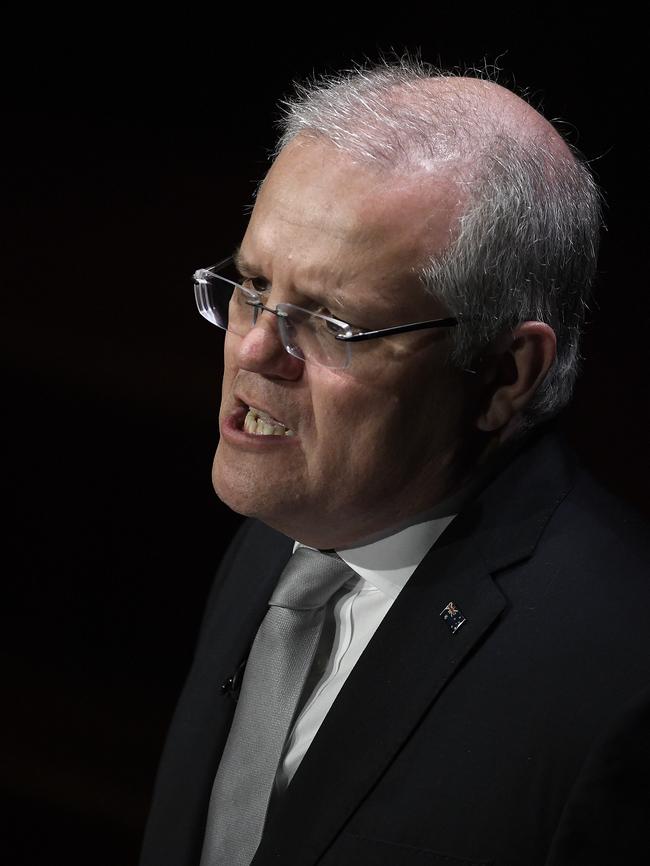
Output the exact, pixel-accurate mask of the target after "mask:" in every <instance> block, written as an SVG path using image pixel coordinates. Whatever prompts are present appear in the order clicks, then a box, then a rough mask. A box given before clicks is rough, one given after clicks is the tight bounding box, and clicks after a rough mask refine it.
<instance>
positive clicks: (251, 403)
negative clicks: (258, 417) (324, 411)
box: [235, 394, 295, 430]
mask: <svg viewBox="0 0 650 866" xmlns="http://www.w3.org/2000/svg"><path fill="white" fill-rule="evenodd" d="M235 399H236V400H238V401H239V402H240V403H243V404H244V405H245V406H248V407H249V408H250V407H252V408H253V409H260V410H261V411H262V412H266V414H267V415H270V416H271V418H274V419H275V420H276V421H278V422H279V423H280V424H282V425H283V426H284V427H287V428H288V429H290V430H294V429H295V428H294V426H293V425H292V424H290V423H289V422H288V420H287V419H286V418H285V417H284V415H282V414H280V415H278V413H277V410H274V409H272V408H271V407H270V406H267V405H266V403H264V401H262V400H255V399H253V400H249V399H248V397H245V396H244V395H243V394H235Z"/></svg>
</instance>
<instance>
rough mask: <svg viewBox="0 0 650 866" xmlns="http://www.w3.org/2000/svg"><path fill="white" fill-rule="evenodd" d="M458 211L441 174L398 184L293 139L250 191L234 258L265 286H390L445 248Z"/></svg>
mask: <svg viewBox="0 0 650 866" xmlns="http://www.w3.org/2000/svg"><path fill="white" fill-rule="evenodd" d="M459 206H460V202H459V201H458V192H457V186H456V184H455V182H454V180H453V178H452V177H451V176H450V174H449V171H448V170H447V171H443V170H442V169H441V170H435V169H432V170H429V171H428V172H427V173H426V175H424V174H423V175H419V176H415V175H411V176H409V177H399V176H397V175H394V174H389V173H388V172H386V171H385V170H381V169H378V168H375V167H373V166H369V165H360V164H359V163H358V162H354V161H353V160H352V159H351V158H350V157H349V156H347V155H345V154H342V153H340V152H339V151H338V150H337V149H336V148H335V147H334V146H333V145H331V144H329V143H326V142H322V141H316V140H313V139H307V140H304V139H303V140H300V139H298V140H296V141H294V142H291V143H290V144H289V145H288V146H287V147H285V148H284V150H283V151H282V152H281V153H280V155H279V157H278V158H277V160H276V161H275V163H274V164H273V166H272V168H271V170H270V171H269V174H268V175H267V177H266V179H265V181H264V183H263V185H262V187H261V189H260V191H259V194H258V197H257V200H256V203H255V207H254V209H253V213H252V216H251V221H250V223H249V227H248V230H247V232H246V236H245V238H244V241H243V242H242V252H243V254H244V256H245V257H246V259H247V260H249V261H251V263H253V264H254V265H255V266H256V267H258V268H260V269H261V270H264V271H265V275H266V276H269V277H272V278H273V280H274V282H275V281H277V280H282V279H286V280H287V281H290V280H299V279H303V280H305V279H312V280H314V279H324V278H325V277H326V275H329V276H328V278H329V279H334V280H336V281H337V282H338V283H343V282H345V281H350V280H354V279H355V277H357V276H358V275H359V274H361V273H363V274H364V278H365V279H366V280H368V279H369V278H376V279H378V280H380V281H381V278H382V277H384V278H385V279H387V280H394V279H395V278H396V276H398V275H402V274H405V273H407V272H409V271H411V270H412V269H413V268H414V267H415V266H417V265H418V264H421V263H422V262H423V261H424V260H425V259H426V257H427V256H428V255H430V254H431V253H435V252H439V251H441V250H442V249H444V248H445V247H446V246H447V245H448V244H449V242H450V241H451V240H452V237H453V230H454V226H455V224H456V216H457V213H458V211H459Z"/></svg>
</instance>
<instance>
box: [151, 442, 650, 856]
mask: <svg viewBox="0 0 650 866" xmlns="http://www.w3.org/2000/svg"><path fill="white" fill-rule="evenodd" d="M291 551H292V542H291V540H290V539H288V538H286V537H285V536H283V535H280V534H279V533H277V532H274V531H273V530H271V529H269V528H268V527H265V526H264V525H262V524H260V523H257V522H255V521H247V522H245V523H244V525H243V527H242V529H241V530H240V532H239V534H238V536H237V538H236V539H235V541H234V543H233V545H232V546H231V548H230V549H229V551H228V553H227V555H226V557H225V560H224V562H223V564H222V567H221V569H220V571H219V574H218V576H217V581H216V583H215V587H214V590H213V592H212V595H211V598H210V600H209V603H208V607H207V612H206V615H205V620H204V623H203V627H202V631H201V635H200V638H199V642H198V647H197V651H196V657H195V660H194V664H193V667H192V670H191V672H190V675H189V678H188V681H187V684H186V687H185V690H184V692H183V694H182V697H181V699H180V703H179V706H178V709H177V712H176V715H175V717H174V720H173V723H172V726H171V730H170V733H169V738H168V742H167V745H166V748H165V752H164V755H163V758H162V761H161V766H160V770H159V776H158V780H157V783H156V790H155V796H154V800H153V805H152V808H151V814H150V818H149V823H148V827H147V831H146V834H145V842H144V849H143V855H142V860H141V866H196V864H197V863H198V859H199V855H200V850H201V843H202V837H203V830H204V823H205V817H206V811H207V807H208V800H209V796H210V790H211V786H212V781H213V778H214V774H215V770H216V767H217V765H218V762H219V757H220V754H221V751H222V749H223V746H224V743H225V740H226V737H227V734H228V728H229V725H230V722H231V719H232V714H233V710H234V702H233V699H232V697H231V696H229V695H228V694H225V695H224V694H222V693H221V689H220V686H221V684H222V683H223V682H224V681H225V680H226V679H227V678H228V676H229V675H230V674H231V673H232V672H233V671H234V670H235V669H236V668H237V666H238V665H239V664H240V662H241V661H242V659H243V658H245V656H246V653H247V650H248V647H249V646H250V644H251V642H252V639H253V637H254V634H255V632H256V629H257V627H258V624H259V622H260V621H261V619H262V617H263V615H264V613H265V611H266V602H267V600H268V598H269V595H270V593H271V590H272V588H273V586H274V584H275V582H276V581H277V579H278V576H279V574H280V572H281V570H282V568H283V566H284V565H285V563H286V561H287V559H288V557H289V556H290V554H291ZM449 602H454V603H455V605H456V606H457V607H458V608H459V609H460V611H461V613H462V615H463V616H464V617H465V618H466V622H465V624H464V625H463V626H462V627H461V628H460V629H459V630H458V631H456V632H455V633H452V631H451V629H450V628H449V625H448V624H447V623H446V622H445V621H444V620H443V618H441V616H440V612H441V611H442V609H443V608H444V607H445V606H446V605H447V604H448V603H449ZM649 739H650V553H649V552H648V546H647V543H646V531H645V528H644V527H643V526H642V525H640V524H639V523H638V521H637V520H636V518H634V517H633V516H631V515H630V514H629V513H628V511H627V509H626V508H625V507H624V506H623V505H621V504H620V503H618V502H617V501H616V500H615V499H613V498H611V497H610V496H609V495H608V494H606V493H605V492H604V491H602V490H601V489H600V488H599V487H598V485H596V483H595V482H594V481H593V480H592V479H591V478H590V477H589V476H588V475H587V474H586V473H585V472H584V471H583V470H582V469H580V468H578V467H577V465H576V462H575V460H574V458H573V456H572V455H571V453H570V452H569V451H568V449H566V448H565V447H564V445H563V444H562V443H561V441H560V440H559V439H558V438H557V437H556V435H555V434H552V433H551V434H548V433H540V434H538V435H536V436H534V437H532V439H531V441H530V442H529V443H528V445H527V446H526V447H524V448H523V449H522V450H521V451H520V452H519V453H518V454H517V456H516V457H515V458H514V459H513V460H512V462H511V463H510V464H509V465H508V467H507V468H506V469H505V470H504V471H503V472H501V473H500V474H499V475H498V476H497V477H496V478H495V479H494V480H493V481H492V482H491V484H490V485H489V486H488V487H487V488H486V489H484V490H483V492H482V494H481V495H480V496H479V497H478V498H477V499H476V500H475V501H474V502H472V503H470V504H469V505H468V506H467V507H466V508H465V509H464V510H463V512H462V513H461V514H460V515H459V516H458V517H457V518H456V520H455V521H454V522H453V523H452V524H451V526H450V527H449V528H448V529H447V530H446V532H445V533H444V534H443V535H442V536H441V538H440V539H439V541H438V542H437V543H436V544H435V546H434V547H433V548H432V550H431V551H430V552H429V553H428V555H427V556H426V557H425V559H424V560H423V562H422V564H421V565H420V566H419V568H418V569H417V570H416V572H415V574H414V575H413V577H412V578H411V580H410V581H409V582H408V584H407V586H406V587H405V589H404V590H403V591H402V593H401V594H400V596H399V597H398V599H397V601H396V602H395V603H394V605H393V606H392V608H391V610H390V612H389V614H388V615H387V616H386V618H385V619H384V621H383V622H382V623H381V625H380V627H379V629H378V630H377V632H376V634H375V636H374V638H373V639H372V641H371V642H370V644H369V646H368V647H367V649H366V651H365V652H364V654H363V656H362V657H361V659H360V660H359V662H358V663H357V665H356V667H355V669H354V670H353V672H352V674H351V675H350V677H349V679H348V681H347V682H346V684H345V686H344V687H343V689H342V691H341V692H340V694H339V696H338V698H337V700H336V702H335V703H334V705H333V707H332V709H331V711H330V712H329V714H328V716H327V717H326V719H325V721H324V723H323V725H322V726H321V728H320V730H319V732H318V734H317V736H316V738H315V740H314V741H313V744H312V746H311V748H310V749H309V751H308V753H307V755H306V756H305V758H304V760H303V762H302V764H301V766H300V768H299V769H298V772H297V773H296V775H295V777H294V779H293V781H292V783H291V785H290V786H289V789H288V791H287V793H286V795H285V796H284V798H283V800H282V801H281V803H280V804H279V806H278V808H277V811H275V812H274V814H273V817H272V819H271V820H270V822H269V823H268V825H267V828H266V831H265V833H264V837H263V839H262V842H261V845H260V848H259V850H258V853H257V855H256V857H255V860H254V864H255V866H267V864H269V866H270V864H278V866H312V864H319V866H343V864H345V866H348V864H349V866H400V864H402V866H434V864H435V866H469V864H477V863H480V864H486V863H493V864H497V866H515V864H516V866H536V864H545V866H560V864H561V866H595V864H608V866H614V864H619V863H620V864H628V863H634V862H641V861H639V860H638V859H636V858H637V857H638V856H639V855H638V853H637V851H636V845H637V844H638V843H640V840H642V842H643V847H642V849H641V852H642V861H643V862H645V860H644V858H647V857H650V854H649V853H648V852H649V850H650V838H649V834H650V748H649Z"/></svg>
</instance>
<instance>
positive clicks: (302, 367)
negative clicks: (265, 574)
mask: <svg viewBox="0 0 650 866" xmlns="http://www.w3.org/2000/svg"><path fill="white" fill-rule="evenodd" d="M472 86H473V85H472ZM499 90H502V88H499ZM504 93H506V94H508V101H509V97H510V96H513V95H512V94H510V93H509V91H504ZM514 98H515V99H516V97H514ZM522 105H525V104H524V103H522ZM526 108H528V107H527V106H526ZM508 111H510V112H512V107H511V106H509V107H508ZM531 111H532V109H531ZM533 113H534V112H533ZM537 117H539V115H537ZM542 120H543V118H542ZM516 122H517V124H518V125H519V126H520V127H521V117H518V118H517V119H516ZM544 122H545V121H544ZM463 204H464V202H463V199H462V195H461V194H460V193H459V186H458V185H457V184H456V181H455V178H454V176H453V174H451V173H450V171H449V167H448V166H445V165H442V164H441V165H440V166H437V167H433V168H432V167H431V166H427V168H426V171H425V172H424V174H423V175H420V174H417V173H415V174H411V175H410V176H409V177H408V178H404V177H399V178H398V177H396V176H393V175H388V174H386V173H385V172H383V173H382V172H380V171H379V170H377V169H375V168H373V167H369V166H367V165H360V164H358V163H355V162H353V161H352V160H351V158H350V157H349V156H347V155H344V154H341V153H340V152H339V151H337V150H336V149H335V148H334V147H333V146H332V145H331V144H330V143H328V142H325V141H322V140H317V139H313V138H304V137H299V138H298V139H295V140H294V141H293V142H291V143H290V144H289V145H288V146H287V147H286V148H285V149H284V150H283V151H282V152H281V154H280V155H279V157H278V158H277V160H276V161H275V163H274V164H273V166H272V168H271V170H270V172H269V174H268V175H267V178H266V180H265V182H264V184H263V186H262V188H261V190H260V192H259V194H258V197H257V199H256V204H255V207H254V209H253V213H252V215H251V220H250V223H249V225H248V228H247V231H246V234H245V236H244V238H243V241H242V244H241V253H242V256H243V257H244V258H245V260H246V261H247V262H248V263H249V264H250V266H251V268H252V273H251V274H250V276H255V277H256V278H257V280H256V285H257V286H259V285H260V282H262V283H264V284H265V285H267V286H268V288H269V294H268V296H267V297H266V301H265V303H266V304H267V305H268V306H271V307H275V305H276V304H277V303H279V302H291V303H295V304H298V305H300V306H303V307H307V308H310V309H313V310H315V311H320V312H327V311H328V312H329V313H330V314H332V315H334V316H336V317H339V318H342V319H344V320H346V321H348V322H350V323H352V324H354V325H358V326H360V327H364V328H381V327H388V326H390V325H393V324H401V323H404V322H411V321H419V320H422V319H433V318H437V317H442V316H445V315H447V314H448V311H446V310H445V309H444V307H443V306H442V305H441V304H440V302H439V301H437V300H435V299H433V298H431V297H429V296H427V295H426V294H425V292H424V290H423V288H422V287H421V285H420V284H419V283H418V281H417V279H416V278H415V277H414V275H413V266H414V264H417V263H419V262H421V261H424V260H425V258H426V257H427V256H428V255H430V253H431V251H432V250H433V251H441V250H443V249H444V248H445V246H447V245H448V244H449V243H450V241H451V240H452V239H453V233H454V230H455V226H456V221H457V219H458V216H459V215H460V213H461V212H462V207H463ZM448 351H449V334H448V333H447V332H446V331H445V330H441V331H423V332H416V333H410V334H403V335H399V336H395V337H391V338H389V339H381V340H376V341H372V342H368V343H365V344H357V345H356V346H355V347H354V348H353V362H352V365H351V366H350V367H349V368H347V369H344V370H333V369H328V368H325V367H320V366H317V365H314V364H310V363H304V362H302V361H300V360H298V359H296V358H294V357H292V356H291V355H289V354H288V353H286V352H285V351H284V349H283V347H282V345H281V343H280V340H279V337H278V333H277V324H276V318H275V316H273V315H271V314H269V313H263V314H262V315H261V316H260V317H259V319H258V322H257V324H256V326H255V327H254V328H253V329H252V330H251V331H250V332H249V333H248V334H247V336H245V337H243V338H242V337H238V336H235V335H233V334H231V333H230V332H228V333H227V334H226V341H225V350H224V379H223V391H222V403H221V409H220V414H219V419H220V429H221V438H220V442H219V446H218V448H217V452H216V455H215V460H214V466H213V483H214V487H215V490H216V492H217V494H218V495H219V497H220V498H221V499H222V500H223V501H224V502H225V503H226V504H227V505H228V506H230V507H231V508H232V509H233V510H235V511H237V512H239V513H241V514H245V515H248V516H253V517H257V518H259V519H261V520H263V521H264V522H265V523H267V524H268V525H270V526H271V527H273V528H275V529H278V530H279V531H281V532H283V533H285V534H286V535H288V536H290V537H291V538H294V539H297V540H299V541H301V542H303V543H305V544H308V545H311V546H314V547H320V548H334V547H336V548H339V549H342V548H345V547H351V546H355V545H358V544H360V543H363V542H365V541H368V540H371V539H372V538H375V537H377V536H378V535H381V534H382V533H383V532H386V531H387V530H389V529H390V528H391V527H395V526H397V525H399V524H401V523H403V522H404V521H406V520H408V519H410V518H412V517H413V516H415V515H417V514H420V513H421V512H423V511H426V510H427V509H429V508H431V507H432V506H434V505H435V504H436V503H438V502H440V501H441V500H442V499H444V498H445V497H446V496H447V495H449V494H450V493H452V492H453V491H454V490H456V489H457V488H458V487H459V486H460V485H461V484H462V483H463V482H464V481H465V480H466V479H468V478H469V477H470V476H471V474H472V472H473V470H474V469H475V467H476V465H477V463H480V462H482V461H484V460H486V459H488V457H489V455H490V454H491V453H492V452H493V451H495V450H496V449H498V447H499V446H500V444H501V443H502V442H503V441H505V439H507V438H508V436H509V435H510V433H511V432H512V429H513V426H514V424H515V422H516V418H517V417H518V415H519V413H520V412H521V410H522V409H523V408H524V407H525V405H526V404H527V402H528V401H529V400H530V399H531V397H532V396H533V394H534V392H535V390H536V389H537V387H538V386H539V384H540V383H541V382H542V381H543V379H544V376H545V375H546V372H547V371H548V369H549V367H550V366H551V364H552V361H553V358H554V355H555V337H554V334H553V331H552V330H551V329H550V328H549V327H548V326H547V325H544V324H543V323H540V322H526V323H522V325H520V326H519V328H517V329H515V331H513V332H511V333H509V334H507V335H503V336H502V338H501V339H500V340H499V341H497V342H496V343H495V345H494V346H493V347H491V348H490V351H489V352H488V353H487V354H486V356H485V358H484V361H483V364H482V366H481V368H480V370H479V373H478V375H474V376H473V375H471V374H468V373H467V372H464V371H462V370H458V369H455V368H453V367H452V366H451V365H449V364H448V363H447V356H448ZM244 403H245V404H249V405H253V406H256V407H258V408H261V409H264V410H265V411H267V412H268V413H269V414H271V415H272V416H273V417H274V418H276V419H278V420H279V421H282V422H284V423H285V424H286V425H287V426H288V427H290V428H291V429H292V430H293V431H294V432H295V434H296V435H295V436H294V437H291V438H289V437H285V438H284V439H271V438H269V439H268V440H267V441H265V442H264V443H261V442H260V441H253V437H246V436H243V435H242V434H237V433H235V434H234V435H233V434H232V428H233V426H234V427H237V426H241V420H242V419H243V410H242V408H241V407H242V405H243V404H244ZM233 419H235V420H233ZM256 438H257V439H258V440H259V439H261V438H262V437H256Z"/></svg>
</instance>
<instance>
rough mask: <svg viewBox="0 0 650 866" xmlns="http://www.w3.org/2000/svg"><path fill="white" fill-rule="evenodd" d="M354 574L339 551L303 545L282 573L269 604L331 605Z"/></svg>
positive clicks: (306, 607)
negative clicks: (332, 600)
mask: <svg viewBox="0 0 650 866" xmlns="http://www.w3.org/2000/svg"><path fill="white" fill-rule="evenodd" d="M352 574H353V571H352V569H351V568H350V567H349V566H348V565H346V564H345V563H344V562H343V560H342V559H341V558H340V557H339V556H338V555H337V554H336V553H333V552H332V553H331V554H330V553H321V552H320V551H319V550H313V549H312V548H311V547H299V548H298V549H297V550H296V552H295V553H294V554H293V556H292V557H291V559H290V560H289V562H288V563H287V565H286V566H285V569H284V571H283V572H282V574H281V575H280V580H279V581H278V583H277V586H276V587H275V589H274V590H273V595H272V596H271V599H270V601H269V604H270V605H273V606H275V607H288V608H292V609H293V610H315V609H316V608H319V607H323V605H325V604H327V602H328V601H329V600H330V598H331V597H332V596H333V595H334V593H335V592H337V590H339V589H340V588H341V587H342V586H343V584H344V583H345V581H346V580H347V579H348V578H349V577H350V576H351V575H352Z"/></svg>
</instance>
